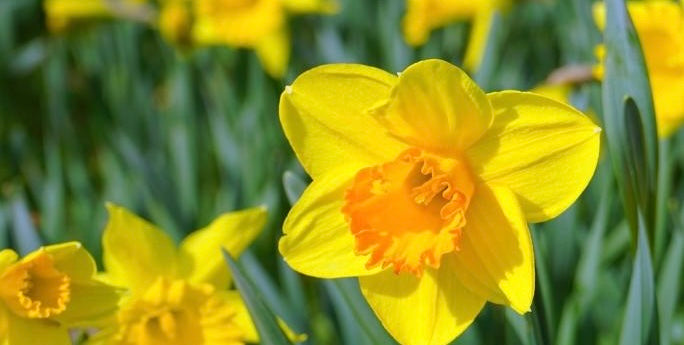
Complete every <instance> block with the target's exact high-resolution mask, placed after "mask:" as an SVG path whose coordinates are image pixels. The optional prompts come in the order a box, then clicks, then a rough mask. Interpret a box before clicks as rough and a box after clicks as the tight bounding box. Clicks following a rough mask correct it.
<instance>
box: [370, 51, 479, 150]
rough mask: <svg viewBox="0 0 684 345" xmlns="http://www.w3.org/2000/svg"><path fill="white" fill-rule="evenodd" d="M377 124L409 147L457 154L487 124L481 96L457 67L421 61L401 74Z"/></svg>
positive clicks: (473, 139)
mask: <svg viewBox="0 0 684 345" xmlns="http://www.w3.org/2000/svg"><path fill="white" fill-rule="evenodd" d="M374 114H375V115H376V116H377V118H378V120H379V121H380V122H381V123H383V124H384V125H385V126H386V127H387V128H388V129H389V131H390V133H392V134H394V135H395V136H397V137H399V138H402V139H403V140H404V141H406V142H407V143H409V144H412V145H414V146H418V147H421V148H427V149H431V150H433V151H436V152H447V153H454V152H461V151H462V150H464V149H466V148H468V147H469V146H470V145H471V144H472V143H474V142H475V141H477V140H478V139H479V138H480V137H481V136H482V134H484V133H485V131H486V130H487V128H489V126H490V124H491V122H492V111H491V106H490V104H489V100H488V99H487V96H486V95H485V94H484V92H482V90H480V88H479V87H478V86H477V85H475V83H474V82H473V81H472V80H471V79H470V78H469V77H468V75H466V74H465V72H463V71H462V70H460V69H459V68H458V67H456V66H454V65H451V64H449V63H448V62H446V61H442V60H424V61H420V62H417V63H415V64H413V65H411V66H409V67H408V68H406V70H404V71H403V72H402V73H401V74H400V76H399V82H398V83H397V85H396V86H395V87H394V89H393V90H392V95H391V97H390V98H389V100H388V101H387V102H386V103H385V104H382V105H381V106H379V107H378V108H377V109H375V110H374Z"/></svg>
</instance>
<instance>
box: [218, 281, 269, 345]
mask: <svg viewBox="0 0 684 345" xmlns="http://www.w3.org/2000/svg"><path fill="white" fill-rule="evenodd" d="M216 296H217V297H219V298H221V299H222V300H224V301H225V302H226V304H227V305H230V307H231V309H232V311H233V312H234V313H235V314H234V315H233V317H232V318H231V321H232V322H233V323H235V325H236V326H237V328H239V329H240V331H241V333H242V341H244V342H247V343H258V342H259V333H257V330H256V327H255V326H254V322H253V321H252V318H251V317H250V316H249V311H248V310H247V306H245V302H244V301H243V300H242V297H240V293H238V292H237V291H219V292H217V293H216Z"/></svg>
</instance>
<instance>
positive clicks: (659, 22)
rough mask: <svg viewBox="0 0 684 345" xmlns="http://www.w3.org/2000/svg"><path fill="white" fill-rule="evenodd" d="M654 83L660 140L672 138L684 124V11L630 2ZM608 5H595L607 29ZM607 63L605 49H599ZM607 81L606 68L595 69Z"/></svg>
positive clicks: (659, 0)
mask: <svg viewBox="0 0 684 345" xmlns="http://www.w3.org/2000/svg"><path fill="white" fill-rule="evenodd" d="M627 9H628V11H629V14H630V16H631V18H632V22H633V23H634V28H635V29H636V32H637V35H638V36H639V41H640V43H641V48H642V50H643V53H644V58H645V60H646V68H647V69H648V76H649V80H650V83H651V91H652V94H653V105H654V106H655V112H656V123H657V127H658V136H659V137H668V136H670V135H671V134H672V133H673V132H674V131H675V130H676V129H677V128H678V127H679V126H680V125H681V123H682V121H684V97H682V95H684V8H683V7H682V3H681V2H673V1H666V0H655V1H628V2H627ZM605 16H606V10H605V5H604V4H603V3H602V2H599V3H596V4H594V19H595V20H596V24H597V25H598V27H599V28H600V29H601V30H603V29H604V28H605ZM596 52H597V56H598V58H599V60H600V61H601V64H602V60H603V55H604V47H603V45H599V46H598V47H597V49H596ZM595 74H596V76H597V77H598V78H600V79H603V66H602V65H599V66H598V67H597V68H596V69H595Z"/></svg>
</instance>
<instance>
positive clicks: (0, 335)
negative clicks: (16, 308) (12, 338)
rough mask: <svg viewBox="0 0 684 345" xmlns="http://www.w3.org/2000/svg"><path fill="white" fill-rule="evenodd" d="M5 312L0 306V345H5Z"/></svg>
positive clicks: (6, 321)
mask: <svg viewBox="0 0 684 345" xmlns="http://www.w3.org/2000/svg"><path fill="white" fill-rule="evenodd" d="M8 322H9V321H8V320H7V310H5V308H4V307H3V306H2V305H0V344H3V345H5V344H7V343H6V341H7V326H8V325H7V323H8Z"/></svg>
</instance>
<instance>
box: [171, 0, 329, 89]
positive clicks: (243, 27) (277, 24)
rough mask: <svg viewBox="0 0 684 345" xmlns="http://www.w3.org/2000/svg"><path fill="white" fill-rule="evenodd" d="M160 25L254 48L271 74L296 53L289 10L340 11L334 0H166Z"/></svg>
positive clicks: (197, 39)
mask: <svg viewBox="0 0 684 345" xmlns="http://www.w3.org/2000/svg"><path fill="white" fill-rule="evenodd" d="M161 8H162V9H161V14H160V17H159V18H160V19H159V26H160V29H161V31H162V33H163V34H164V36H165V37H167V38H169V39H171V40H172V41H174V42H176V43H181V44H183V45H197V46H203V45H222V44H225V45H228V46H231V47H238V48H249V49H254V51H255V52H256V54H257V56H258V58H259V60H260V61H261V64H262V65H263V67H264V69H265V70H266V72H268V74H270V75H271V76H273V77H276V78H280V77H282V76H283V75H284V74H285V70H286V68H287V64H288V61H289V58H290V34H289V29H288V27H287V17H288V15H289V14H300V13H327V14H330V13H334V12H335V11H337V3H336V2H334V1H332V0H229V1H225V0H166V1H164V2H162V7H161Z"/></svg>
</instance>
